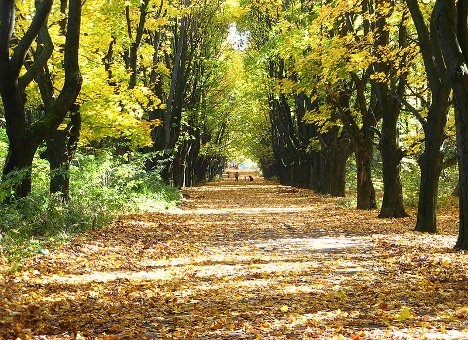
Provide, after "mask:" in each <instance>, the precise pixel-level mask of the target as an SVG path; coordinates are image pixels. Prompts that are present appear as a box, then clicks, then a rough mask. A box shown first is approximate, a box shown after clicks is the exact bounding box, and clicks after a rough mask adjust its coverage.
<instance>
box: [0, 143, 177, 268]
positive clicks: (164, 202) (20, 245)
mask: <svg viewBox="0 0 468 340" xmlns="http://www.w3.org/2000/svg"><path fill="white" fill-rule="evenodd" d="M0 156H2V155H0ZM144 162H145V157H144V156H141V155H138V154H131V155H126V156H125V157H113V156H112V155H111V154H110V153H109V152H102V153H100V154H98V155H90V154H78V155H77V156H76V159H75V160H74V161H73V165H72V167H71V170H70V171H71V183H70V184H71V188H70V189H71V190H70V191H71V192H70V196H71V200H70V201H69V202H63V201H62V199H61V196H60V195H59V194H56V195H50V194H48V185H49V168H48V163H47V162H46V161H44V160H41V159H36V160H35V162H34V170H33V184H34V187H33V192H32V193H31V195H30V196H28V197H27V198H23V199H20V200H17V201H14V202H11V203H9V204H4V205H1V206H0V215H1V216H2V219H1V220H0V246H1V247H0V251H2V252H3V256H5V257H6V258H7V259H8V260H10V261H19V260H21V259H22V258H24V257H26V256H30V255H33V254H37V253H39V252H47V248H49V247H52V246H54V245H55V244H56V243H57V242H62V241H63V240H67V239H69V238H70V237H71V236H72V235H74V234H77V233H81V232H84V231H86V230H89V229H93V228H99V227H102V226H104V225H106V224H108V223H109V222H110V221H112V219H114V218H115V217H116V216H118V215H121V214H125V213H129V212H138V211H142V210H161V209H168V208H170V207H173V206H175V205H176V203H177V201H178V200H179V199H180V193H179V192H178V191H177V190H176V189H174V188H171V187H168V186H166V185H164V184H162V183H161V180H160V177H159V174H158V173H157V171H153V172H146V171H145V168H144ZM20 176H21V173H16V174H12V175H11V181H4V182H2V183H1V186H0V196H1V195H6V194H7V193H9V192H10V191H9V190H10V189H9V188H11V183H13V182H14V181H15V180H19V178H20Z"/></svg>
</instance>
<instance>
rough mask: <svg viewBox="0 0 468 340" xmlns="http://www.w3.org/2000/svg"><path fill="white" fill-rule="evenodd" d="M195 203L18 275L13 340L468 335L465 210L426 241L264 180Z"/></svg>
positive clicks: (6, 326) (43, 259)
mask: <svg viewBox="0 0 468 340" xmlns="http://www.w3.org/2000/svg"><path fill="white" fill-rule="evenodd" d="M184 197H185V198H184V202H183V204H182V205H181V207H180V208H179V209H176V210H173V211H167V212H164V213H148V214H144V215H134V216H125V217H122V218H121V219H120V220H118V221H116V222H115V223H113V224H111V225H109V226H108V227H106V228H104V229H101V230H98V231H94V232H91V233H89V234H86V235H83V236H81V237H79V238H76V239H75V240H74V241H73V242H71V243H69V244H67V245H64V246H62V247H61V248H58V249H56V250H53V251H51V252H50V253H44V254H41V255H39V256H37V257H35V258H33V259H31V260H28V262H27V263H25V265H24V267H23V269H22V270H21V271H19V272H15V273H14V274H11V273H8V272H5V273H4V274H3V275H2V277H1V279H2V280H1V282H0V337H1V338H3V339H17V338H20V339H109V340H110V339H190V338H194V339H353V340H356V339H467V338H468V305H467V304H466V303H467V301H468V289H467V288H466V282H467V277H466V273H467V272H468V271H467V260H466V257H465V254H464V253H463V252H455V251H453V250H452V249H451V247H452V246H453V245H454V244H455V239H456V224H457V212H456V211H455V210H453V211H451V210H447V211H444V212H443V214H440V215H443V218H439V221H440V229H441V232H440V233H439V234H437V235H426V234H419V233H416V232H413V231H412V229H413V226H414V225H415V221H414V217H408V218H404V219H378V218H377V217H376V215H377V214H376V212H375V211H371V212H368V211H357V210H354V209H351V208H347V207H345V206H344V205H343V204H341V201H340V199H339V198H330V197H323V196H319V195H316V194H314V193H313V192H312V191H310V190H306V189H296V188H289V187H285V186H280V185H277V184H274V183H270V182H263V181H259V180H257V181H255V182H249V183H247V182H245V183H244V182H237V183H235V182H234V181H223V182H217V183H212V184H209V185H206V186H203V187H196V188H190V189H187V190H185V194H184ZM413 215H414V214H413Z"/></svg>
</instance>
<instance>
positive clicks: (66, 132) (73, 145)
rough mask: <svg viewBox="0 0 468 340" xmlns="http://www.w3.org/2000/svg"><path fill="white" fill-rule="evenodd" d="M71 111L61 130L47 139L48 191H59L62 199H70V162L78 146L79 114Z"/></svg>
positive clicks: (76, 111)
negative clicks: (68, 120) (66, 122)
mask: <svg viewBox="0 0 468 340" xmlns="http://www.w3.org/2000/svg"><path fill="white" fill-rule="evenodd" d="M74 111H75V112H71V117H70V122H69V123H68V124H67V127H66V128H65V129H63V130H56V131H55V132H54V133H53V134H52V138H50V139H49V140H48V141H47V151H46V153H47V159H48V160H49V164H50V193H61V197H62V200H63V201H65V202H67V201H69V200H70V164H71V161H72V159H73V156H74V154H75V151H76V149H77V147H78V140H79V136H80V129H81V115H80V113H79V112H78V109H76V110H74Z"/></svg>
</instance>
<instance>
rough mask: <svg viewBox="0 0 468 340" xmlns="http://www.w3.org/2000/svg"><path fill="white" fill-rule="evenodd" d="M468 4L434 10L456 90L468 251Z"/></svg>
mask: <svg viewBox="0 0 468 340" xmlns="http://www.w3.org/2000/svg"><path fill="white" fill-rule="evenodd" d="M467 19H468V1H466V0H459V1H458V2H457V3H455V1H454V0H444V1H440V0H438V1H437V2H436V4H435V7H434V10H433V20H434V25H435V28H436V30H437V38H438V44H439V46H440V47H441V50H442V53H443V56H444V60H445V64H446V66H447V69H446V70H447V73H446V76H447V79H448V81H449V83H450V86H451V87H452V88H453V94H454V104H455V121H456V130H457V154H458V164H459V167H458V168H459V186H460V190H459V209H460V212H459V216H460V221H459V233H458V239H457V243H456V245H455V247H456V248H458V249H465V250H466V249H468V97H467V95H468V21H467Z"/></svg>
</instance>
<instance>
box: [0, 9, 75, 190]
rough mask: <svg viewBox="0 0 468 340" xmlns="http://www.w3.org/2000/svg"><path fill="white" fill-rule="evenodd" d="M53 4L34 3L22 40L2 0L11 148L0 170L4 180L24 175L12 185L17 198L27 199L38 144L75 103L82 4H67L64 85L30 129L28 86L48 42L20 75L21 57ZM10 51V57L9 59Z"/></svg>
mask: <svg viewBox="0 0 468 340" xmlns="http://www.w3.org/2000/svg"><path fill="white" fill-rule="evenodd" d="M52 3H53V2H52V0H43V1H41V2H39V1H38V2H36V5H37V6H36V13H35V15H34V17H33V19H32V21H31V23H30V25H29V28H28V29H27V31H26V32H25V34H24V35H23V37H22V38H20V39H19V38H18V40H16V37H13V31H14V28H15V1H13V0H6V1H2V3H1V5H0V6H1V7H0V23H1V25H0V95H1V97H2V101H3V106H4V109H5V119H6V129H7V135H8V140H9V150H8V155H7V159H6V162H5V165H4V168H3V176H7V175H8V174H10V173H11V172H13V171H15V170H22V171H24V173H25V176H24V178H23V179H22V180H21V182H20V183H19V184H18V185H16V187H15V188H14V189H15V196H16V197H25V196H27V195H28V194H29V192H30V191H31V167H32V160H33V157H34V154H35V152H36V150H37V148H38V146H39V145H40V144H41V143H42V142H43V141H44V140H45V139H46V138H48V137H49V136H50V134H51V133H52V132H53V131H55V130H56V129H57V128H58V126H59V125H60V124H61V123H62V121H63V119H64V117H65V115H66V114H67V112H68V111H70V108H71V107H72V105H73V104H74V102H75V100H76V98H77V96H78V94H79V92H80V89H81V84H82V77H81V74H80V68H79V64H78V48H79V37H80V24H81V1H80V0H69V11H68V22H67V33H66V42H65V51H64V60H63V63H64V70H65V76H64V78H65V79H64V83H63V87H62V90H61V92H60V94H59V95H58V97H57V98H56V99H55V100H54V101H53V102H51V103H50V105H48V106H47V107H45V108H44V111H45V115H44V117H43V118H42V119H40V120H38V121H37V122H35V123H33V124H32V125H29V124H28V122H27V119H26V108H25V104H26V98H25V90H26V87H27V86H28V85H29V84H30V83H31V82H32V81H33V80H34V78H35V77H36V76H37V74H38V72H40V70H41V69H43V67H44V65H45V63H46V62H47V61H48V60H49V58H50V55H51V53H52V44H51V42H49V43H48V44H47V45H46V46H44V47H43V49H42V53H41V54H40V55H39V56H38V57H37V58H36V60H34V62H33V63H32V64H31V65H29V67H28V69H27V71H26V72H25V73H24V74H21V70H22V68H23V67H24V63H25V57H26V54H27V53H28V50H29V49H30V47H31V46H32V45H33V44H34V42H35V39H36V38H37V37H38V35H39V34H40V32H41V30H42V29H43V28H44V27H45V26H46V25H47V18H48V16H49V13H50V11H51V9H52ZM10 48H11V49H12V55H11V56H10Z"/></svg>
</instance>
